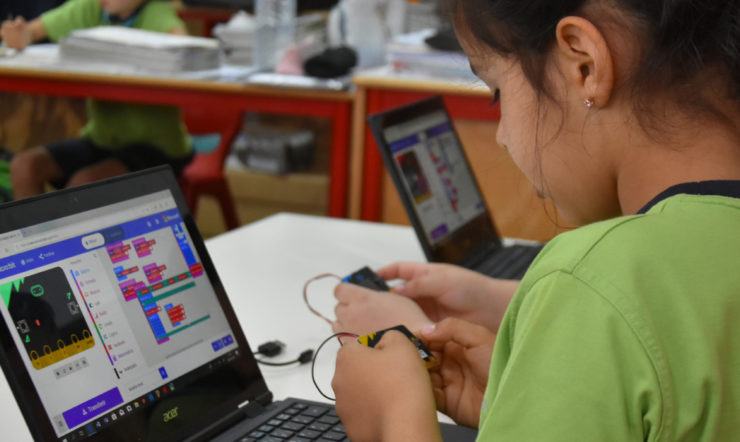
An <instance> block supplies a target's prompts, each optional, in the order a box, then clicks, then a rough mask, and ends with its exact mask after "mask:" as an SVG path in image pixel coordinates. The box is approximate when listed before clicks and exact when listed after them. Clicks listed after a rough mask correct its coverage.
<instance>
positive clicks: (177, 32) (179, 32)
mask: <svg viewBox="0 0 740 442" xmlns="http://www.w3.org/2000/svg"><path fill="white" fill-rule="evenodd" d="M167 33H168V34H175V35H188V31H186V30H185V28H183V27H181V26H175V27H174V28H172V29H170V30H169V31H167Z"/></svg>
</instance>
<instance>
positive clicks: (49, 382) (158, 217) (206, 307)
mask: <svg viewBox="0 0 740 442" xmlns="http://www.w3.org/2000/svg"><path fill="white" fill-rule="evenodd" d="M176 207H177V206H176V203H175V200H174V199H173V197H172V195H171V193H170V192H169V191H167V190H165V191H160V192H156V193H153V194H150V195H147V196H143V197H138V198H134V199H131V200H128V201H124V202H121V203H116V204H113V205H109V206H106V207H102V208H98V209H95V210H91V211H88V212H83V213H79V214H76V215H72V216H68V217H65V218H59V219H56V220H53V221H49V222H45V223H42V224H38V225H35V226H30V227H28V228H24V229H20V230H15V231H12V232H8V233H5V234H3V235H2V236H0V293H1V294H2V301H3V302H2V305H1V306H0V312H1V313H2V318H3V319H4V320H5V321H6V322H7V323H8V325H9V329H10V330H11V331H12V330H15V333H13V340H14V341H15V344H16V346H17V347H18V349H19V352H20V354H21V357H22V360H23V363H24V365H25V367H26V369H27V370H28V372H29V374H30V377H31V380H32V382H33V384H34V386H35V388H36V390H37V391H38V393H39V396H40V398H41V402H42V404H43V407H44V409H45V410H46V412H47V414H48V416H49V419H50V421H51V422H52V425H53V427H54V429H55V431H56V433H57V435H58V436H59V437H62V436H63V435H67V434H70V435H72V436H73V437H77V436H82V435H83V434H85V435H88V434H92V433H94V432H95V431H96V429H100V428H101V427H102V426H105V425H109V424H112V423H113V422H114V421H116V420H117V419H119V418H120V417H122V416H125V415H126V414H129V413H135V412H137V411H138V410H137V409H139V408H142V409H143V408H145V407H147V406H148V404H150V403H152V402H156V401H157V399H159V398H160V397H161V396H163V395H167V394H169V393H170V392H172V391H173V390H174V389H175V388H177V378H178V377H179V376H182V375H184V374H186V373H188V372H189V371H191V370H193V369H194V368H195V367H198V366H201V365H203V364H205V363H208V362H209V361H212V360H214V359H216V358H222V357H224V354H226V353H228V352H232V351H234V350H235V349H236V347H237V345H236V342H235V340H234V337H233V332H232V330H231V329H230V327H229V325H228V322H227V319H226V317H225V315H224V313H223V311H222V309H221V307H220V305H219V302H218V300H217V298H216V294H215V292H214V290H213V287H212V286H211V284H210V282H209V281H208V278H207V276H205V275H204V272H203V267H202V264H201V262H200V260H199V256H198V254H197V252H196V250H195V248H194V247H192V244H193V243H192V239H191V237H190V235H189V234H188V231H187V229H186V228H185V226H184V223H183V219H182V217H181V215H180V213H179V211H178V210H177V208H176Z"/></svg>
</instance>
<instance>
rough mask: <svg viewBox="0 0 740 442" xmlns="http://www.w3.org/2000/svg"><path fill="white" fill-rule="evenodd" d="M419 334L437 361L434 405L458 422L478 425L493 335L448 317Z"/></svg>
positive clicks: (433, 374) (494, 337)
mask: <svg viewBox="0 0 740 442" xmlns="http://www.w3.org/2000/svg"><path fill="white" fill-rule="evenodd" d="M419 337H420V338H422V340H423V341H424V342H425V343H426V344H427V346H428V347H429V349H430V350H432V352H434V353H435V354H436V355H437V358H438V359H439V360H440V366H439V368H438V369H437V370H435V371H434V372H432V374H431V380H432V385H433V387H434V397H435V400H436V402H437V408H438V409H439V411H441V412H442V413H445V414H446V415H448V416H450V417H451V418H452V419H454V420H455V422H457V423H458V424H461V425H467V426H469V427H473V428H477V427H478V421H479V419H480V408H481V404H482V402H483V395H484V393H485V391H486V385H487V384H488V373H489V369H490V365H491V355H492V353H493V345H494V343H495V341H496V336H495V335H494V334H492V333H491V332H490V331H489V330H488V329H486V328H485V327H483V326H480V325H477V324H472V323H469V322H466V321H462V320H460V319H455V318H449V319H445V320H444V321H442V322H440V323H438V324H436V325H434V326H429V327H426V328H424V329H423V330H422V332H421V336H419Z"/></svg>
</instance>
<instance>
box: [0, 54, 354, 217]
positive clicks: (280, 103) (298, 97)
mask: <svg viewBox="0 0 740 442" xmlns="http://www.w3.org/2000/svg"><path fill="white" fill-rule="evenodd" d="M15 64H16V65H14V66H8V65H6V64H4V63H3V60H2V59H0V91H5V92H17V93H27V94H44V95H57V96H65V97H76V98H95V99H101V100H110V101H124V102H136V103H144V104H160V105H172V106H179V107H190V106H196V107H199V108H206V109H207V108H218V109H224V108H226V109H233V110H234V112H244V111H252V112H264V113H274V114H284V115H299V116H310V117H320V118H328V119H330V120H331V122H332V129H331V152H330V158H331V159H330V165H329V176H330V184H329V208H328V215H330V216H334V217H344V216H346V212H347V182H348V172H347V171H348V164H349V147H348V146H349V141H350V124H351V113H352V103H353V98H354V95H353V93H352V92H348V91H334V90H319V89H308V88H295V87H294V88H284V87H273V86H264V85H253V84H240V83H235V82H215V81H210V80H191V79H174V78H162V77H155V76H138V75H134V76H132V75H116V74H104V73H95V72H86V71H84V70H83V69H80V70H79V71H70V70H63V71H62V70H55V69H52V68H49V67H48V66H42V67H37V66H22V67H19V66H18V65H17V63H15Z"/></svg>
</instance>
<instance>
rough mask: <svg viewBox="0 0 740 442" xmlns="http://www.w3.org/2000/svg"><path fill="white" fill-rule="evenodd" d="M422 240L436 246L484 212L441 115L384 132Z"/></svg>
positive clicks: (472, 181) (400, 125)
mask: <svg viewBox="0 0 740 442" xmlns="http://www.w3.org/2000/svg"><path fill="white" fill-rule="evenodd" d="M384 136H385V139H386V140H387V142H388V145H389V147H390V151H391V154H392V155H393V158H394V159H395V161H394V164H395V166H396V168H397V169H398V170H399V172H400V174H401V176H403V181H404V184H405V186H404V187H405V189H406V192H408V194H409V196H410V197H411V200H412V201H413V202H414V205H415V209H416V212H417V214H418V217H419V221H420V222H421V225H422V227H423V228H424V232H425V233H426V236H427V240H428V241H429V242H430V243H431V244H432V245H435V244H437V243H439V242H440V241H442V240H443V239H444V238H446V237H447V236H448V235H450V234H451V233H452V232H454V231H455V230H457V229H458V228H459V227H461V226H462V225H464V224H465V223H467V222H468V221H470V220H471V219H473V218H475V217H476V216H478V215H480V214H481V213H484V212H485V210H486V208H485V204H484V202H483V198H482V196H481V195H480V193H479V192H478V190H477V188H476V185H475V182H474V180H473V174H472V172H471V171H470V169H469V168H468V166H467V163H466V161H465V157H464V156H463V152H462V148H461V146H460V145H459V143H458V142H457V138H456V137H455V134H454V132H453V128H452V125H451V124H450V121H449V119H448V118H447V116H446V114H445V113H444V112H443V111H438V112H434V113H430V114H428V115H424V116H421V117H418V118H415V119H413V120H411V121H408V122H404V123H402V124H398V125H395V126H392V127H388V128H386V129H385V130H384Z"/></svg>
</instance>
